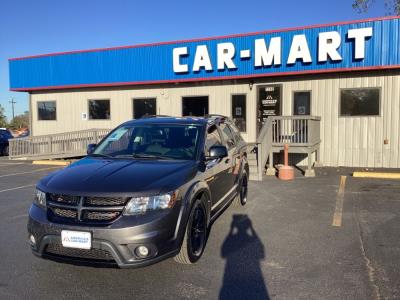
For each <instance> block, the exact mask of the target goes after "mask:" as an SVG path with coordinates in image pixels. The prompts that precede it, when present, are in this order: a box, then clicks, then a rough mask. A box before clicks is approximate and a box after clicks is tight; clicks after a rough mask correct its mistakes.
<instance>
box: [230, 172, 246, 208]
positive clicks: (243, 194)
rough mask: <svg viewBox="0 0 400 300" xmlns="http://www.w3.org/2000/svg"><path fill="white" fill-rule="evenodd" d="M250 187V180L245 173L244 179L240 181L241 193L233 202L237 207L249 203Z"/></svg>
mask: <svg viewBox="0 0 400 300" xmlns="http://www.w3.org/2000/svg"><path fill="white" fill-rule="evenodd" d="M247 185H248V178H247V173H246V172H244V173H243V175H242V179H241V181H240V188H239V193H238V194H237V196H236V198H235V199H234V200H233V203H234V205H235V206H244V205H246V203H247V191H248V188H247Z"/></svg>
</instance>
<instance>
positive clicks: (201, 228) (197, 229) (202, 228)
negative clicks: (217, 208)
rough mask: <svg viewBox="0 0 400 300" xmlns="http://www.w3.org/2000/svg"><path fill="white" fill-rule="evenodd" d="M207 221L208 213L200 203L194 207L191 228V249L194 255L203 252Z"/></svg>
mask: <svg viewBox="0 0 400 300" xmlns="http://www.w3.org/2000/svg"><path fill="white" fill-rule="evenodd" d="M206 232H207V222H206V214H205V211H204V209H203V207H202V205H198V206H196V207H195V209H194V213H193V219H192V222H191V229H190V244H189V250H190V254H191V255H192V256H196V257H198V256H200V255H201V254H202V253H203V249H204V245H205V242H206V238H207V237H206Z"/></svg>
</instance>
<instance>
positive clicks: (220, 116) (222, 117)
mask: <svg viewBox="0 0 400 300" xmlns="http://www.w3.org/2000/svg"><path fill="white" fill-rule="evenodd" d="M204 117H205V118H215V119H217V118H221V119H227V118H228V117H227V116H224V115H219V114H207V115H205V116H204Z"/></svg>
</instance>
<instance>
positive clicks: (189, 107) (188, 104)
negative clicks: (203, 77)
mask: <svg viewBox="0 0 400 300" xmlns="http://www.w3.org/2000/svg"><path fill="white" fill-rule="evenodd" d="M205 115H208V96H191V97H182V116H193V117H203V116H205Z"/></svg>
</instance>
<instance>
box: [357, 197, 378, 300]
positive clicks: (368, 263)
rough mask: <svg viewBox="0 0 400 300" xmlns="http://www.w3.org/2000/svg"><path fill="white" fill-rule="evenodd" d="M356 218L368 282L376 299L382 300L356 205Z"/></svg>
mask: <svg viewBox="0 0 400 300" xmlns="http://www.w3.org/2000/svg"><path fill="white" fill-rule="evenodd" d="M354 217H355V221H356V224H357V234H358V239H359V242H360V250H361V255H362V257H363V260H364V262H365V266H366V268H367V271H368V280H369V282H370V284H371V286H372V288H373V291H374V299H377V300H380V299H382V297H381V293H380V290H379V286H378V285H377V283H376V272H375V268H374V267H373V265H372V262H371V259H370V258H369V257H368V256H367V253H366V251H365V247H364V239H363V231H362V228H361V225H360V220H359V218H358V215H357V209H356V205H354Z"/></svg>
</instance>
